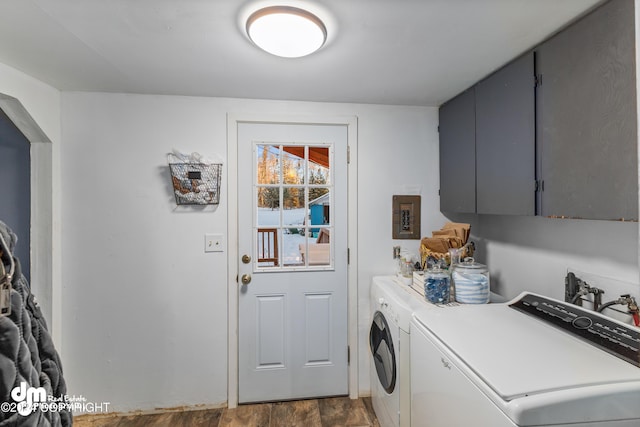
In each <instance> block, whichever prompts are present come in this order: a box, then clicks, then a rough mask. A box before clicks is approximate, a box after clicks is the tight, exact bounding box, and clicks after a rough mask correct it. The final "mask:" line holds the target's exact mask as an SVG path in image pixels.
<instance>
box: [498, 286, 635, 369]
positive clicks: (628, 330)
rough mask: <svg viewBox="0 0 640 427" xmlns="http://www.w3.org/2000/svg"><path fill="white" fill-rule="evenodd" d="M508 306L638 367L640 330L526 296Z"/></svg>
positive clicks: (539, 297) (602, 316) (570, 306)
mask: <svg viewBox="0 0 640 427" xmlns="http://www.w3.org/2000/svg"><path fill="white" fill-rule="evenodd" d="M509 306H510V307H512V308H514V309H516V310H519V311H522V312H524V313H526V314H528V315H531V316H534V317H536V318H538V319H540V320H542V321H544V322H547V323H549V324H551V325H553V326H555V327H557V328H560V329H562V330H564V331H565V332H568V333H570V334H572V335H575V336H578V337H580V338H582V339H584V340H586V341H588V342H589V343H591V344H592V345H595V346H597V347H599V348H601V349H602V350H605V351H607V352H609V353H611V354H613V355H615V356H617V357H619V358H620V359H623V360H625V361H627V362H629V363H631V364H633V365H635V366H638V367H640V331H639V330H638V329H637V328H634V327H633V326H631V325H629V326H627V325H623V324H620V323H619V322H616V321H614V320H611V319H609V318H607V317H606V316H604V315H602V314H600V313H597V312H594V311H590V310H586V309H584V308H582V307H578V306H576V305H573V304H569V303H565V302H561V301H558V300H555V299H552V298H547V297H543V296H540V295H536V294H529V293H525V294H523V295H522V296H520V297H519V298H518V299H517V300H516V301H514V302H512V303H510V304H509Z"/></svg>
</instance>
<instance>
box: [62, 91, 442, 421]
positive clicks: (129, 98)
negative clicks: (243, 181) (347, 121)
mask: <svg viewBox="0 0 640 427" xmlns="http://www.w3.org/2000/svg"><path fill="white" fill-rule="evenodd" d="M62 101H63V102H62V117H63V140H64V144H63V149H62V152H61V158H62V162H61V171H62V172H61V173H62V186H63V190H64V191H63V195H62V207H63V222H64V227H65V228H64V237H63V242H62V251H63V254H64V258H63V280H64V283H65V288H64V295H63V297H64V318H63V327H64V354H65V357H66V360H65V362H66V365H65V366H66V372H65V375H66V377H67V381H68V383H69V387H70V390H69V393H70V394H76V395H78V394H82V395H83V396H85V397H86V398H87V399H88V400H90V401H97V402H101V401H108V402H111V403H112V409H113V410H115V411H130V410H134V409H143V410H149V409H153V408H157V407H173V406H179V405H197V404H203V405H220V404H224V403H225V402H226V400H227V396H226V390H227V367H226V366H227V360H226V355H227V307H226V301H227V289H226V285H225V284H226V283H227V265H226V256H227V255H226V253H218V254H216V253H213V254H212V253H208V254H205V253H204V252H203V236H204V234H205V233H211V232H221V233H226V223H227V213H226V212H227V205H226V203H227V202H226V201H227V195H226V194H225V193H224V192H223V194H222V197H221V202H220V205H219V207H218V209H217V210H215V211H213V212H210V211H197V210H190V211H184V210H180V211H177V210H175V208H174V201H173V199H172V198H173V196H172V193H171V190H170V181H169V175H168V171H167V166H166V153H167V152H168V151H170V150H171V149H172V148H174V147H175V148H177V149H179V150H181V151H185V152H191V151H198V152H200V153H202V154H205V155H217V156H220V157H221V158H223V159H226V157H227V153H226V115H227V113H269V114H272V113H275V114H279V113H282V114H309V115H322V114H326V115H328V116H336V115H351V116H357V117H358V134H359V137H358V175H359V176H358V186H359V194H358V212H359V219H358V233H359V237H358V247H359V269H360V270H359V271H358V284H357V285H358V290H359V302H358V308H359V310H360V311H359V317H358V319H359V342H360V352H359V359H360V377H359V383H360V390H361V391H362V392H363V393H368V392H369V375H368V372H369V365H368V359H369V357H368V350H367V339H368V329H369V283H370V280H371V277H372V276H373V275H374V274H388V273H391V272H393V268H394V262H393V259H392V246H393V244H394V243H396V244H397V243H398V242H394V241H392V239H391V199H392V195H393V194H394V193H397V192H399V191H404V190H409V191H411V192H413V193H415V192H420V193H421V194H422V197H423V199H422V200H423V201H422V212H423V214H422V217H423V227H424V228H423V229H425V230H429V229H432V228H433V229H437V228H440V226H441V225H442V222H443V220H444V219H443V217H442V216H441V215H440V214H439V212H438V198H437V187H438V185H437V176H438V157H437V141H438V136H437V131H436V123H437V109H435V108H422V107H389V106H372V105H350V104H325V103H301V102H280V101H258V100H239V99H214V98H187V97H163V96H141V95H118V94H98V93H65V94H63V97H62ZM233 168H234V165H227V164H225V167H224V170H223V186H224V185H225V183H224V176H225V175H227V174H229V173H233ZM405 246H407V247H408V248H410V249H412V250H414V251H416V252H417V248H418V245H417V241H412V242H411V244H408V245H405Z"/></svg>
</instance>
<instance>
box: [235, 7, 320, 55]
mask: <svg viewBox="0 0 640 427" xmlns="http://www.w3.org/2000/svg"><path fill="white" fill-rule="evenodd" d="M246 30H247V35H248V36H249V38H250V39H251V41H252V42H253V43H255V44H256V46H258V47H259V48H260V49H262V50H264V51H266V52H269V53H271V54H273V55H277V56H281V57H284V58H299V57H302V56H306V55H309V54H311V53H313V52H315V51H317V50H318V49H320V48H321V47H322V46H323V45H324V43H325V42H326V41H327V28H326V27H325V25H324V23H323V22H322V21H321V20H320V18H318V17H317V16H316V15H314V14H312V13H311V12H308V11H306V10H304V9H299V8H297V7H291V6H270V7H265V8H263V9H259V10H257V11H255V12H254V13H252V14H251V16H249V19H247V25H246Z"/></svg>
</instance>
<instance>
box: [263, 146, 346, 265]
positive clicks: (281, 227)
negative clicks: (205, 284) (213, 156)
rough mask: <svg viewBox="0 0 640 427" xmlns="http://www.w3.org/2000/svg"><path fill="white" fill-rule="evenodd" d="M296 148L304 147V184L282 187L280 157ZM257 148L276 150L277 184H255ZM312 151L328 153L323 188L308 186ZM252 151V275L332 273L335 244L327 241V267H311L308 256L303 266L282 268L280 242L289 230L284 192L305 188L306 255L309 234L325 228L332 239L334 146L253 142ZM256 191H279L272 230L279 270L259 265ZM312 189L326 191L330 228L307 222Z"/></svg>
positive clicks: (282, 172) (314, 185) (313, 185)
mask: <svg viewBox="0 0 640 427" xmlns="http://www.w3.org/2000/svg"><path fill="white" fill-rule="evenodd" d="M299 145H303V146H304V159H303V160H304V174H303V176H304V179H303V181H304V184H284V179H283V174H284V170H283V169H284V167H283V163H282V155H283V148H284V147H287V146H299ZM258 146H262V147H272V148H276V147H277V148H276V149H277V152H278V155H279V156H278V161H277V164H278V168H279V169H278V176H279V178H278V181H279V183H278V184H258V183H257V182H258V177H257V171H258V167H257V164H258V157H257V151H258V148H257V147H258ZM310 147H313V148H325V149H327V157H328V164H329V166H328V168H325V169H328V176H327V183H324V184H309V176H310V175H309V174H310V169H311V168H310V158H309V148H310ZM253 151H254V159H255V160H256V161H255V162H254V164H253V189H254V191H253V193H254V195H253V196H254V199H253V210H254V214H253V236H254V239H253V253H254V257H253V271H254V272H279V271H288V270H293V271H295V270H303V271H319V270H333V269H334V262H335V245H334V240H333V239H330V242H329V245H330V246H329V264H327V265H314V266H310V265H309V256H307V257H305V262H304V265H287V266H285V265H284V252H283V251H284V248H283V246H284V245H283V244H282V243H283V242H284V238H283V234H284V229H285V228H291V227H289V226H287V225H285V224H284V218H283V216H284V206H283V204H284V203H283V200H284V188H287V187H289V188H290V187H298V188H299V187H304V189H305V198H304V202H305V203H304V218H305V220H304V221H303V224H302V225H301V226H300V228H301V229H303V230H304V235H305V239H304V245H305V253H306V254H308V253H309V244H310V243H313V242H310V238H309V231H310V229H312V228H326V229H328V230H329V233H330V235H334V229H335V228H334V225H333V224H334V209H333V205H334V191H333V189H334V184H333V183H334V182H335V179H334V174H335V171H334V168H333V164H334V147H333V144H330V143H329V144H327V143H311V144H307V143H304V144H302V143H301V144H296V143H288V144H281V143H274V142H254V144H253ZM320 167H322V166H321V165H320ZM259 188H279V202H278V211H279V224H278V225H274V226H273V227H271V228H277V229H278V233H277V236H278V241H279V242H280V245H278V259H279V260H280V262H279V265H278V266H260V265H258V228H262V227H264V226H262V225H261V226H258V225H257V224H258V222H259V221H258V189H259ZM313 188H327V189H328V190H329V224H322V225H317V224H314V225H311V224H310V223H309V221H306V219H309V213H310V211H309V208H310V206H309V201H310V200H309V199H310V197H309V189H313Z"/></svg>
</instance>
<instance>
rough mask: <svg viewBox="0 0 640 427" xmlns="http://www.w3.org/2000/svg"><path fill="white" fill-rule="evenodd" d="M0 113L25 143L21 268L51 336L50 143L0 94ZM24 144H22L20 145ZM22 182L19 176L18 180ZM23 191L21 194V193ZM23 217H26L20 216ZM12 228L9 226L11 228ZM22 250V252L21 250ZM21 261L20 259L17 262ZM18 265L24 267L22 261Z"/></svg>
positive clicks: (22, 110)
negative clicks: (25, 229) (24, 231)
mask: <svg viewBox="0 0 640 427" xmlns="http://www.w3.org/2000/svg"><path fill="white" fill-rule="evenodd" d="M0 110H1V112H2V114H1V116H2V119H6V120H8V122H10V123H5V125H6V126H7V127H8V131H9V132H15V131H19V133H20V134H21V135H22V137H23V138H24V139H25V140H26V141H28V143H29V144H28V151H29V157H30V168H29V172H28V174H29V190H28V192H29V198H28V204H29V209H27V208H26V207H25V206H26V205H25V203H27V202H26V201H24V200H23V201H22V202H21V204H20V208H19V209H20V212H22V213H24V212H28V214H29V218H30V220H29V231H30V233H29V234H30V236H27V237H22V236H20V239H21V243H24V246H26V248H27V249H26V250H27V251H28V252H29V255H30V257H29V258H30V268H26V265H25V266H23V270H25V272H27V271H28V273H29V274H28V277H29V278H30V284H31V290H32V292H33V293H34V295H36V296H37V298H38V302H39V305H40V308H41V309H42V313H43V314H44V316H45V319H46V320H47V322H48V323H49V327H50V329H52V330H53V331H52V332H54V335H56V333H55V330H54V329H55V328H56V327H57V326H56V325H53V321H52V319H53V317H55V316H54V315H53V314H54V313H53V312H54V306H53V294H54V292H53V277H54V275H53V268H54V262H53V233H54V226H53V161H52V147H51V146H52V144H51V140H50V139H49V137H47V135H46V134H45V133H44V132H43V131H42V129H41V128H40V126H38V124H37V123H36V121H35V120H34V119H33V117H32V116H31V114H29V112H28V111H27V110H26V108H25V107H24V106H23V105H22V103H21V102H20V101H19V100H18V99H16V98H14V97H12V96H8V95H5V94H2V93H0ZM25 140H22V142H24V141H25ZM20 179H21V180H22V181H25V180H26V178H25V177H24V175H22V178H20ZM23 191H25V190H23ZM24 215H26V213H24ZM14 227H15V225H12V228H14ZM24 246H23V247H22V249H23V250H24ZM21 261H22V259H21ZM22 264H25V262H24V261H22Z"/></svg>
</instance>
